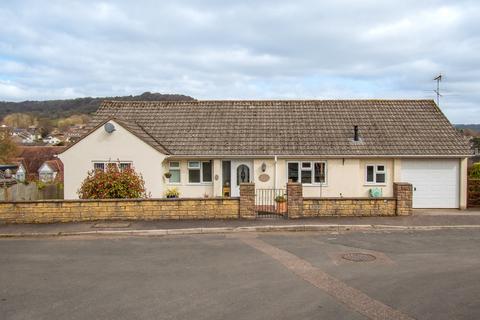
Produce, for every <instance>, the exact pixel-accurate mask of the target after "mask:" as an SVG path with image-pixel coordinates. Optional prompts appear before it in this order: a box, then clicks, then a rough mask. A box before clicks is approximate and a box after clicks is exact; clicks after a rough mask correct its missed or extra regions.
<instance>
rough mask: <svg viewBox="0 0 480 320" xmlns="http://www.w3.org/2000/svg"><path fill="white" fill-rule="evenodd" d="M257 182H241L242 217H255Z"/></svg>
mask: <svg viewBox="0 0 480 320" xmlns="http://www.w3.org/2000/svg"><path fill="white" fill-rule="evenodd" d="M255 218H256V215H255V184H254V183H241V184H240V219H255Z"/></svg>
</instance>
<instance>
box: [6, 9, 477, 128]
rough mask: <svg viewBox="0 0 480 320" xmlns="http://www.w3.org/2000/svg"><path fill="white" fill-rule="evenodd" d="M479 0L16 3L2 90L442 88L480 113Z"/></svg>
mask: <svg viewBox="0 0 480 320" xmlns="http://www.w3.org/2000/svg"><path fill="white" fill-rule="evenodd" d="M479 18H480V4H478V3H477V2H475V1H446V0H431V1H414V0H405V1H402V2H401V3H400V2H398V1H393V0H392V1H381V2H379V1H373V0H364V1H355V0H338V1H333V0H331V1H328V0H327V1H308V0H298V1H295V2H285V3H284V2H279V1H273V0H266V1H253V0H245V1H220V0H205V1H195V0H186V1H173V0H165V1H161V2H160V1H154V0H150V1H149V0H145V1H138V0H137V1H104V2H99V1H89V0H84V1H80V0H79V1H49V2H48V4H45V3H44V2H40V1H34V0H32V1H9V2H2V4H0V22H1V23H2V28H0V100H25V99H55V98H65V97H72V98H73V97H77V96H108V95H124V94H135V93H141V92H143V91H157V92H166V93H183V94H189V95H192V96H194V97H196V98H200V99H222V98H229V99H255V98H258V99H268V98H271V99H274V98H277V99H278V98H296V99H299V98H300V99H302V98H305V99H310V98H339V99H340V98H434V93H433V91H432V89H433V88H434V84H435V83H434V82H433V81H432V79H433V77H434V76H436V75H437V74H438V73H439V72H442V73H444V74H445V81H444V82H443V83H442V88H443V90H444V92H445V95H444V98H443V99H442V102H441V107H442V109H443V110H444V112H445V113H446V114H447V116H448V117H449V118H450V120H451V121H452V122H455V123H460V122H480V112H478V110H479V109H478V102H479V101H480V90H479V89H480V81H479V80H478V74H479V71H480V70H479V69H480V60H479V59H478V58H477V56H478V52H479V50H480V38H479V36H478V34H479V31H480V19H479Z"/></svg>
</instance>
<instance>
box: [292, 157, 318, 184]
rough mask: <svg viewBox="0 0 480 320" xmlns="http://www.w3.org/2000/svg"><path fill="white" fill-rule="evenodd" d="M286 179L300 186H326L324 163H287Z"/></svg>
mask: <svg viewBox="0 0 480 320" xmlns="http://www.w3.org/2000/svg"><path fill="white" fill-rule="evenodd" d="M287 179H288V181H292V182H301V183H302V184H313V185H315V184H317V185H318V184H323V185H324V184H326V183H327V162H326V161H288V162H287Z"/></svg>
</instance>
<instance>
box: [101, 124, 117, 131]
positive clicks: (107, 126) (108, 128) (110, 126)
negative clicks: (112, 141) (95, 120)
mask: <svg viewBox="0 0 480 320" xmlns="http://www.w3.org/2000/svg"><path fill="white" fill-rule="evenodd" d="M103 128H104V129H105V131H107V132H108V133H112V132H113V131H115V126H114V125H113V124H111V123H110V122H107V123H105V125H104V126H103Z"/></svg>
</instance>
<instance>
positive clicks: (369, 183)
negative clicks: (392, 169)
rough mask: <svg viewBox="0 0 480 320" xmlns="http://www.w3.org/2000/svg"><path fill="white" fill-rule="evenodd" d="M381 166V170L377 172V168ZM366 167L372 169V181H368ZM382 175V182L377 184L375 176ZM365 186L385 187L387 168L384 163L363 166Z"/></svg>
mask: <svg viewBox="0 0 480 320" xmlns="http://www.w3.org/2000/svg"><path fill="white" fill-rule="evenodd" d="M379 166H382V167H383V170H378V167H379ZM368 167H373V181H368ZM382 173H383V175H384V178H385V179H384V181H383V182H377V174H382ZM365 185H369V186H372V185H374V186H384V185H387V166H386V165H385V164H384V163H367V164H365Z"/></svg>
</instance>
